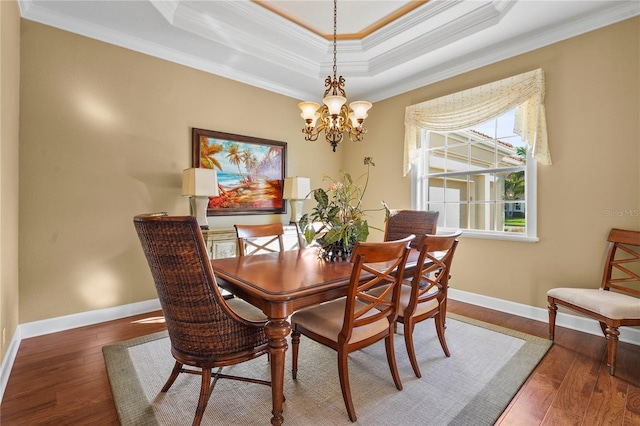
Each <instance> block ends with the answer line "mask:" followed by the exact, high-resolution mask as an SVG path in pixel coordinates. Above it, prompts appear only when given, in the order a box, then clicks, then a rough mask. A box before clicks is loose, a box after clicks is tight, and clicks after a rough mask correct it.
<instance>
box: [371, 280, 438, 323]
mask: <svg viewBox="0 0 640 426" xmlns="http://www.w3.org/2000/svg"><path fill="white" fill-rule="evenodd" d="M402 284H403V285H402V288H401V289H400V306H399V309H398V315H400V316H403V315H404V311H405V310H406V309H407V306H409V299H411V280H404V281H403V282H402ZM386 287H387V286H382V287H377V288H374V289H373V290H371V291H369V293H370V294H372V295H374V296H379V295H380V294H382V292H383V291H384V290H385V288H386ZM437 307H438V300H437V299H432V300H429V301H427V302H424V303H418V306H417V307H416V311H415V312H414V313H413V316H418V315H422V314H424V313H425V312H429V311H432V310H433V309H436V308H437Z"/></svg>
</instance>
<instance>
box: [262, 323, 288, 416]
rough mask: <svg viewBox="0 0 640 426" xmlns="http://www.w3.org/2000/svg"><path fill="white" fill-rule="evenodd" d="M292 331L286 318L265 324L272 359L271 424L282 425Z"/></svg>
mask: <svg viewBox="0 0 640 426" xmlns="http://www.w3.org/2000/svg"><path fill="white" fill-rule="evenodd" d="M290 332H291V324H289V322H288V321H287V320H286V319H277V320H269V322H267V325H266V326H265V334H266V335H267V336H268V337H269V356H270V359H271V400H272V404H273V409H272V411H271V413H272V414H273V417H272V418H271V424H272V425H274V426H280V425H281V424H282V422H283V421H284V417H282V403H283V402H284V361H285V353H286V352H287V347H288V345H287V336H288V335H289V333H290Z"/></svg>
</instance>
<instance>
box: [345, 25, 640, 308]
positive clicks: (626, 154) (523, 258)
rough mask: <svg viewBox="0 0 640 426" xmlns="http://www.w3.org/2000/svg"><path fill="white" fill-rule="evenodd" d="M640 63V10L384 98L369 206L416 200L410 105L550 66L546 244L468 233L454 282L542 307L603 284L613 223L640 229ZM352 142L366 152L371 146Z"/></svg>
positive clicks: (543, 203)
mask: <svg viewBox="0 0 640 426" xmlns="http://www.w3.org/2000/svg"><path fill="white" fill-rule="evenodd" d="M639 62H640V18H634V19H631V20H627V21H625V22H622V23H619V24H617V25H613V26H609V27H607V28H604V29H601V30H598V31H594V32H591V33H588V34H585V35H582V36H579V37H575V38H573V39H570V40H566V41H563V42H560V43H556V44H554V45H551V46H548V47H545V48H542V49H539V50H536V51H533V52H530V53H527V54H523V55H520V56H517V57H515V58H512V59H509V60H505V61H502V62H499V63H496V64H493V65H491V66H487V67H484V68H481V69H478V70H475V71H472V72H469V73H466V74H463V75H460V76H458V77H455V78H451V79H448V80H445V81H442V82H439V83H437V84H434V85H431V86H428V87H423V88H421V89H418V90H414V91H411V92H408V93H405V94H402V95H399V96H396V97H393V98H390V99H387V100H385V101H382V102H378V103H376V104H375V105H374V107H373V108H372V109H371V114H370V118H369V119H368V120H367V124H368V128H369V133H368V135H367V141H366V143H367V146H371V150H370V151H368V154H370V155H372V156H374V157H375V159H376V164H377V168H378V169H379V170H376V171H377V172H379V173H376V174H375V176H374V177H373V179H372V186H373V187H374V188H376V191H377V192H378V193H377V194H375V195H373V194H370V195H371V198H368V199H367V202H368V205H369V206H371V207H372V208H377V206H378V204H377V203H378V200H380V199H384V200H385V201H386V202H387V203H388V204H389V205H390V206H391V207H393V208H409V207H410V203H411V195H410V187H409V178H408V177H407V178H403V177H402V154H401V153H402V147H403V136H404V125H403V119H404V115H403V114H404V109H405V107H406V106H408V105H413V104H416V103H419V102H423V101H426V100H429V99H433V98H436V97H439V96H443V95H447V94H449V93H454V92H457V91H460V90H464V89H468V88H470V87H474V86H478V85H481V84H484V83H488V82H491V81H495V80H499V79H502V78H505V77H509V76H511V75H515V74H519V73H522V72H526V71H530V70H533V69H536V68H542V69H543V70H544V72H545V76H546V93H547V96H546V102H545V104H546V108H547V121H548V131H549V145H550V149H551V155H552V159H553V165H552V166H539V167H538V236H539V238H540V242H538V243H514V242H506V241H493V240H480V239H470V238H464V239H463V241H462V242H461V244H460V245H459V246H458V251H457V252H456V261H455V264H454V271H453V272H454V273H453V279H452V282H451V284H452V286H453V287H455V288H457V289H460V290H465V291H469V292H473V293H479V294H482V295H486V296H493V297H497V298H501V299H507V300H510V301H513V302H519V303H523V304H527V305H533V306H538V307H546V291H547V290H548V289H549V288H551V287H554V286H559V285H566V286H576V285H580V284H583V285H585V284H589V285H594V286H597V285H599V283H600V279H601V278H602V277H601V273H602V265H603V259H604V254H605V251H606V241H605V240H606V237H607V233H608V231H609V230H610V228H612V227H620V228H631V229H640V217H639V216H638V211H639V210H640V186H639V184H638V182H639V179H640V173H639V170H640V169H639V167H638V165H639V158H640V66H639ZM383 117H384V119H382V118H383ZM350 148H351V149H350V150H349V153H350V155H349V158H356V159H357V158H358V157H359V155H356V154H355V152H362V151H361V150H360V149H358V148H355V147H350ZM381 217H382V216H379V218H378V220H381V219H380V218H381Z"/></svg>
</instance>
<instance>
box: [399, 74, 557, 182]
mask: <svg viewBox="0 0 640 426" xmlns="http://www.w3.org/2000/svg"><path fill="white" fill-rule="evenodd" d="M544 95H545V89H544V74H543V72H542V69H537V70H534V71H530V72H527V73H524V74H519V75H516V76H513V77H509V78H505V79H504V80H500V81H496V82H493V83H488V84H485V85H482V86H479V87H475V88H473V89H468V90H464V91H462V92H457V93H453V94H451V95H447V96H442V97H440V98H437V99H432V100H430V101H426V102H422V103H419V104H416V105H411V106H408V107H407V109H406V111H405V119H404V125H405V136H404V168H403V172H404V176H406V175H407V174H408V173H409V171H410V170H411V163H412V162H413V161H414V160H415V159H416V158H418V129H426V130H433V131H438V132H448V131H454V130H461V129H466V128H468V127H471V126H474V125H476V124H480V123H482V122H485V121H487V120H490V119H492V118H495V117H498V116H500V115H502V114H504V113H505V112H507V111H509V110H511V109H513V108H516V119H515V129H514V132H515V133H516V134H518V135H519V136H520V137H521V138H522V139H523V140H524V141H525V142H526V143H527V144H528V145H529V147H530V148H531V150H532V152H533V157H534V158H535V159H536V161H538V162H539V163H540V164H545V165H550V164H551V154H550V153H549V147H548V145H547V120H546V114H545V108H544Z"/></svg>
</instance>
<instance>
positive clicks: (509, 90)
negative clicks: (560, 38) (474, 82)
mask: <svg viewBox="0 0 640 426" xmlns="http://www.w3.org/2000/svg"><path fill="white" fill-rule="evenodd" d="M544 94H545V87H544V74H543V72H542V70H541V69H537V70H533V71H529V72H526V73H523V74H519V75H515V76H513V77H508V78H505V79H503V80H499V81H495V82H493V83H487V84H484V85H482V86H478V87H474V88H472V89H468V90H464V91H462V92H457V93H453V94H451V95H447V96H442V97H440V98H436V99H432V100H429V101H426V102H422V103H420V104H416V105H411V106H408V107H407V109H406V112H405V137H404V167H403V173H404V175H405V176H406V175H407V174H409V173H410V172H411V175H412V180H411V182H412V203H413V206H414V208H416V209H431V210H438V211H440V219H439V222H438V224H439V226H440V227H443V228H462V229H464V230H465V232H464V235H468V236H478V237H484V238H500V239H511V240H522V241H537V236H536V232H537V229H536V168H537V164H538V163H540V164H544V165H550V164H551V154H550V153H549V148H548V145H547V124H546V113H545V108H544Z"/></svg>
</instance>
